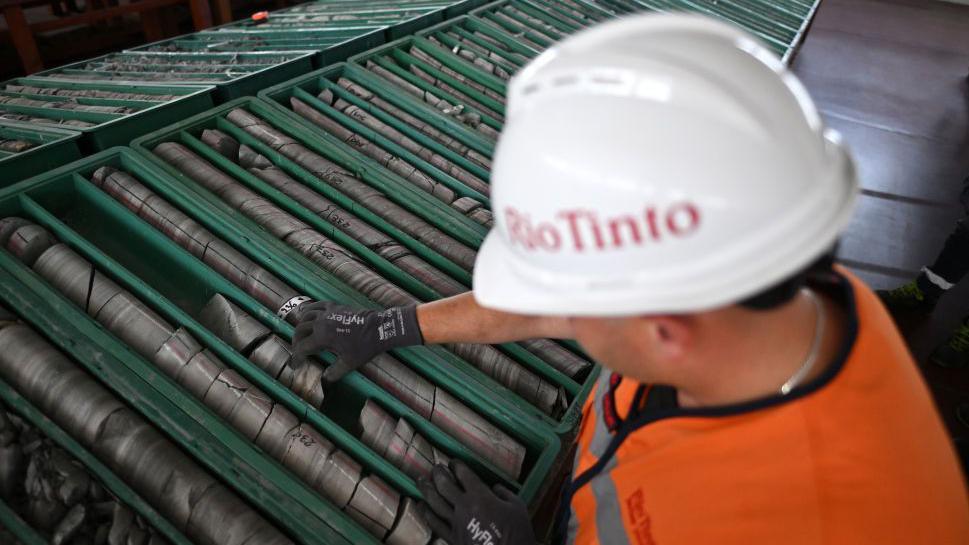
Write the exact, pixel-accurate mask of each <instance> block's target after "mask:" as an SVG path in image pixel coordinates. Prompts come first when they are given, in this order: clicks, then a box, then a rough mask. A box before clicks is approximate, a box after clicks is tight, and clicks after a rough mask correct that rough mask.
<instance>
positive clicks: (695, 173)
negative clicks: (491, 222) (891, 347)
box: [474, 15, 857, 382]
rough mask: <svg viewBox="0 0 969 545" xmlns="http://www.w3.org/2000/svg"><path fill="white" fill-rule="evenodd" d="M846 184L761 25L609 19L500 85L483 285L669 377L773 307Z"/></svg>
mask: <svg viewBox="0 0 969 545" xmlns="http://www.w3.org/2000/svg"><path fill="white" fill-rule="evenodd" d="M856 193H857V182H856V179H855V176H854V169H853V166H852V163H851V160H850V158H849V157H848V154H847V152H846V151H845V149H844V148H843V146H842V145H841V144H840V140H839V138H838V136H837V134H835V133H833V132H832V131H830V130H826V129H825V128H824V126H823V124H822V122H821V119H820V117H819V115H818V113H817V111H816V109H815V107H814V105H813V103H812V102H811V99H810V97H809V96H808V95H807V92H806V91H805V90H804V89H803V87H802V86H801V85H800V83H799V82H798V81H797V79H796V78H795V77H794V76H793V75H792V74H791V73H790V72H789V71H788V70H787V68H786V66H784V65H783V64H782V63H781V61H780V60H779V59H777V58H776V57H775V56H774V54H773V53H771V52H770V51H769V50H768V49H767V48H766V47H765V46H763V45H762V44H760V42H758V41H757V40H756V39H754V38H753V37H751V36H749V35H747V34H746V33H744V32H743V31H741V30H738V29H736V28H734V27H732V26H728V25H726V24H723V23H719V22H715V21H712V20H709V19H704V18H698V17H694V16H684V15H646V16H638V17H630V18H625V19H621V20H618V21H615V22H611V23H606V24H603V25H599V26H597V27H594V28H591V29H589V30H586V31H584V32H580V33H578V34H576V35H575V36H573V37H571V38H568V39H566V40H564V41H563V42H561V43H560V44H559V45H557V46H555V47H553V48H552V49H550V50H548V51H546V52H545V53H544V54H542V55H541V56H539V57H538V58H537V59H535V60H534V61H533V62H532V63H531V64H529V65H528V66H526V67H525V68H524V69H523V70H522V71H521V72H520V73H519V74H518V75H517V76H516V77H515V78H514V79H513V80H512V82H511V84H510V86H509V99H508V107H507V115H506V124H505V128H504V130H503V132H502V135H501V138H500V140H499V142H498V147H497V150H496V154H495V159H494V163H493V170H492V205H493V208H494V211H495V228H494V229H493V230H492V232H491V233H490V234H489V235H488V237H487V239H486V241H485V243H484V245H483V247H482V249H481V251H480V253H479V255H478V261H477V263H476V266H475V273H474V292H475V296H476V298H477V300H478V302H479V303H480V304H482V305H483V306H486V307H491V308H496V309H499V310H505V311H510V312H518V313H523V314H538V315H557V316H569V317H573V318H572V320H573V325H574V327H575V330H576V334H577V336H578V337H579V341H580V342H581V343H582V344H583V345H584V346H585V347H586V348H587V349H588V350H589V351H590V352H591V353H592V355H593V356H595V357H596V358H598V359H599V360H600V361H601V362H603V363H604V364H606V365H607V366H609V367H611V368H613V369H616V370H619V371H628V369H624V367H626V366H628V365H632V363H631V362H633V361H635V360H636V359H637V358H638V359H639V360H640V361H642V362H643V365H648V366H649V367H650V369H651V371H652V372H654V373H655V374H658V375H660V376H653V377H651V378H652V379H653V380H655V381H660V382H661V381H662V376H661V375H662V374H663V372H664V368H666V366H667V364H669V363H671V362H675V361H676V360H677V359H678V358H683V357H684V354H686V353H687V352H689V353H691V354H694V355H695V354H699V353H713V351H714V350H715V347H714V346H712V343H716V342H719V340H721V339H722V338H724V337H725V336H726V335H728V334H731V333H735V332H736V331H735V330H734V328H735V327H736V326H742V325H745V324H746V325H750V324H753V323H755V322H756V321H757V320H758V319H762V318H763V317H764V316H765V313H767V314H769V313H771V312H774V311H776V310H781V309H783V308H784V305H785V304H786V303H787V301H788V300H789V299H790V297H791V296H793V294H794V293H795V292H796V291H797V288H798V286H799V285H800V284H801V280H802V278H801V277H800V275H801V274H802V272H803V271H805V270H806V269H808V268H810V267H811V266H812V264H813V263H815V262H816V261H818V260H819V259H821V258H822V256H824V255H826V254H827V253H828V252H830V249H831V248H832V247H833V246H834V244H835V242H836V240H837V237H838V235H839V233H840V231H841V230H842V229H843V228H844V226H845V225H846V223H847V221H848V219H849V216H850V212H851V209H852V206H853V203H854V199H855V195H856ZM758 309H760V310H758ZM764 309H767V310H764Z"/></svg>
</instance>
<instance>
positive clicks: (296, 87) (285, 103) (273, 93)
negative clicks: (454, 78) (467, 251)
mask: <svg viewBox="0 0 969 545" xmlns="http://www.w3.org/2000/svg"><path fill="white" fill-rule="evenodd" d="M341 77H342V78H347V79H350V80H352V81H354V82H356V83H359V84H361V85H363V84H364V83H365V82H367V83H373V82H374V77H375V76H373V75H372V74H370V73H369V72H367V71H366V70H364V69H362V68H361V67H359V66H357V65H355V64H346V63H338V64H335V65H332V66H329V67H327V68H323V69H322V70H317V71H315V72H310V73H309V74H306V75H304V76H302V77H299V78H296V79H294V80H290V81H287V82H283V83H280V84H278V85H274V86H272V87H269V88H268V89H264V90H262V91H260V92H259V97H260V98H262V99H263V100H266V101H268V102H270V103H272V104H273V105H275V106H277V107H278V108H279V109H280V110H281V111H282V112H283V115H286V116H287V117H290V118H291V119H292V120H293V122H295V123H304V124H305V125H307V127H308V128H310V129H311V130H314V131H321V132H324V133H325V131H323V129H321V128H319V127H316V126H315V125H313V124H312V123H309V122H307V121H306V120H305V119H303V118H302V117H301V116H300V115H299V114H297V113H296V112H293V111H292V109H291V107H290V102H289V100H290V98H293V97H295V98H298V99H300V100H302V101H303V102H305V103H307V104H309V105H310V106H313V107H315V108H316V109H317V110H319V111H320V112H323V113H326V114H327V115H331V116H333V117H334V118H335V119H338V120H339V121H340V122H341V123H342V124H343V125H344V126H345V127H347V128H348V129H350V130H352V131H354V132H355V133H357V134H360V135H362V136H364V137H366V138H367V139H368V140H370V141H371V142H374V143H376V144H377V145H379V146H380V147H382V148H384V149H385V150H388V151H390V152H391V153H393V154H394V155H396V156H398V157H401V158H402V159H404V160H406V161H407V162H408V163H410V164H411V165H414V166H416V167H418V168H419V169H420V170H421V171H422V172H424V173H425V174H427V175H428V176H430V177H431V178H433V179H434V180H436V181H438V182H440V183H442V184H444V185H445V186H447V187H449V188H451V189H452V190H454V191H455V193H457V194H458V195H461V196H462V197H471V198H473V199H475V200H477V201H478V202H480V203H482V204H484V205H485V206H489V207H490V199H489V197H488V195H486V194H483V193H481V192H479V191H477V190H475V189H473V188H471V187H468V186H467V185H465V184H464V183H462V182H461V181H459V180H457V179H455V178H454V177H452V176H450V175H449V174H446V173H445V172H443V171H441V170H440V169H438V168H437V167H435V166H433V165H431V164H430V163H428V162H427V161H425V160H423V159H421V158H420V157H418V156H416V155H414V154H413V153H411V152H410V151H408V150H407V149H405V148H403V147H401V146H400V145H398V144H396V143H394V142H393V141H391V140H389V139H387V138H384V137H383V136H381V135H380V134H378V133H376V132H375V131H373V130H372V129H370V128H368V127H366V126H364V125H362V124H361V123H359V122H358V121H356V120H355V119H354V118H353V117H351V116H348V115H345V114H343V113H341V112H338V111H337V110H335V109H334V108H332V107H330V106H328V105H327V104H324V103H323V102H321V101H319V100H318V99H317V98H316V96H317V95H318V94H319V93H320V92H321V91H323V90H324V89H330V90H332V91H333V92H334V93H336V94H338V95H339V96H340V97H341V98H344V99H346V100H348V101H350V102H352V103H354V104H356V105H357V106H360V107H361V108H366V109H367V110H368V111H369V112H370V113H371V114H373V115H374V116H377V117H379V119H381V120H382V121H384V122H386V123H389V124H391V125H393V126H394V127H395V128H398V129H399V130H401V131H404V132H405V133H406V134H408V136H411V137H412V138H414V139H416V140H418V141H420V142H421V143H422V144H424V145H425V146H427V147H429V148H431V149H433V150H434V151H435V152H436V153H438V154H440V155H442V156H444V157H446V158H447V159H449V160H450V161H452V162H454V163H456V164H458V165H460V166H461V167H463V168H464V169H465V170H467V171H469V172H470V173H472V174H474V175H476V176H477V177H479V178H481V179H483V180H484V181H485V182H487V180H488V176H489V171H488V170H487V169H485V168H484V167H482V166H481V165H479V164H477V163H473V162H471V161H469V160H468V159H466V158H464V157H463V156H461V155H460V154H457V153H455V152H454V151H453V150H451V149H450V148H447V147H446V146H444V145H442V144H440V143H438V142H437V141H435V140H433V139H431V138H429V137H427V136H426V135H424V134H423V133H421V132H420V131H418V130H416V129H414V128H413V127H411V126H410V125H407V124H406V123H403V122H402V121H400V120H399V119H397V118H396V117H394V116H393V115H391V114H389V113H387V112H386V111H384V110H382V109H380V108H377V107H376V106H374V105H372V104H370V103H368V102H366V101H364V100H361V99H358V98H357V97H355V96H354V95H353V94H352V93H349V92H347V91H345V90H344V89H343V88H342V87H340V86H339V85H337V80H338V79H339V78H341ZM371 89H373V90H374V92H381V94H383V93H382V92H383V91H385V90H387V91H389V93H388V94H391V95H393V97H392V98H393V99H394V100H397V101H398V102H403V103H405V104H408V105H409V106H410V109H409V110H408V111H410V112H416V114H415V115H418V116H419V117H427V118H431V117H432V116H434V112H433V111H429V110H426V109H425V108H424V105H422V104H419V103H416V100H415V101H412V102H410V103H408V102H407V99H409V98H410V97H407V96H402V94H401V93H397V92H395V90H394V89H387V88H386V86H382V85H381V86H377V87H371ZM442 121H447V122H450V123H451V124H450V125H449V126H447V127H446V129H445V130H446V132H447V135H448V136H449V137H451V138H455V139H458V140H459V141H461V142H463V143H465V144H466V145H469V146H471V147H473V148H474V149H476V151H478V152H479V153H481V154H483V155H486V156H488V157H490V155H491V153H492V151H493V145H492V144H491V142H490V141H485V140H484V139H482V138H480V137H478V136H477V135H476V134H474V133H472V132H471V131H469V130H468V129H466V128H464V127H461V126H460V125H458V124H457V123H453V122H451V120H450V119H449V118H446V117H445V118H444V119H442Z"/></svg>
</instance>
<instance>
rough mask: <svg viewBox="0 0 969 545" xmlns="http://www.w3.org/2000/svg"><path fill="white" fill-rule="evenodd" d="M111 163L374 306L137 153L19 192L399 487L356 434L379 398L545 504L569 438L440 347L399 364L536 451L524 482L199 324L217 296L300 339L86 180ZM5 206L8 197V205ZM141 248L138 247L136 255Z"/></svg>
mask: <svg viewBox="0 0 969 545" xmlns="http://www.w3.org/2000/svg"><path fill="white" fill-rule="evenodd" d="M103 165H111V166H114V167H115V168H118V169H120V170H124V171H125V172H128V173H130V174H132V175H133V176H135V177H136V178H138V179H139V180H140V181H141V182H142V183H144V184H145V185H147V186H149V187H150V188H152V189H153V190H154V191H155V192H157V193H159V194H160V195H162V196H163V197H165V198H166V199H167V200H168V201H169V202H170V203H172V204H173V205H175V206H177V207H179V208H181V209H182V210H183V211H184V212H185V213H187V214H188V215H190V216H192V217H194V218H196V220H197V221H199V223H202V224H203V225H205V226H206V227H207V228H209V229H210V230H211V231H213V232H214V233H216V234H217V235H218V236H220V237H221V238H222V239H223V240H225V241H227V242H229V243H230V244H232V245H233V246H235V247H236V248H237V249H238V250H239V251H241V252H243V253H245V254H247V255H248V256H249V257H250V258H251V259H253V260H254V261H256V262H257V263H259V264H260V265H263V266H264V267H265V268H266V269H267V270H269V271H270V272H272V273H274V274H276V275H277V276H278V277H280V278H281V279H283V280H285V281H287V282H288V283H289V284H290V285H291V286H293V287H294V288H295V289H297V290H299V291H301V292H302V293H305V294H307V295H309V296H311V297H313V298H315V299H329V300H336V301H341V302H346V303H348V304H366V301H365V300H364V299H363V298H362V297H361V296H359V295H358V294H356V293H354V292H352V291H351V290H350V289H349V288H347V287H346V286H344V285H342V284H341V283H340V282H339V281H337V280H334V279H332V278H331V277H329V275H327V274H326V273H325V272H323V271H320V270H319V269H315V270H313V271H308V270H306V269H303V268H301V267H298V266H296V265H295V259H294V257H295V256H298V257H300V258H301V257H302V256H299V254H295V252H294V251H292V250H291V249H289V248H288V247H285V245H282V243H280V242H279V241H276V240H275V239H271V238H268V237H267V236H266V235H263V234H262V233H258V232H256V230H257V229H258V228H256V227H254V226H251V225H248V221H247V220H246V219H245V218H242V217H239V215H238V214H235V213H233V212H231V211H225V210H219V209H218V207H215V206H212V203H208V202H206V201H207V199H211V196H209V197H204V196H202V195H199V194H197V193H194V192H193V191H191V190H190V189H188V188H186V187H184V186H182V184H180V183H178V182H177V181H175V180H173V179H172V178H170V177H169V176H167V175H166V174H165V173H163V172H162V171H161V169H158V168H157V167H156V166H154V165H153V164H151V162H149V161H147V160H145V159H144V158H143V157H142V156H140V155H138V154H134V153H132V152H131V151H130V150H127V149H123V148H119V149H115V150H109V151H108V152H103V153H100V154H98V155H96V156H93V157H90V158H88V159H85V160H82V161H79V162H77V163H75V164H73V165H69V166H68V168H62V169H59V170H58V171H57V172H58V174H56V175H55V174H53V173H52V174H51V175H49V176H45V177H38V178H35V179H33V180H29V181H27V182H24V183H22V184H19V185H18V187H17V188H15V191H16V192H17V194H18V195H19V196H20V198H21V199H24V198H29V199H30V200H31V202H32V204H30V205H29V206H28V207H27V210H25V211H26V212H29V213H30V214H32V215H31V216H30V217H32V218H34V219H35V220H36V221H38V222H39V223H41V224H43V225H44V226H45V227H47V228H48V229H50V230H51V231H52V232H54V234H55V235H56V236H57V237H58V238H59V239H60V240H62V241H65V242H68V243H69V244H70V245H71V246H72V247H73V248H75V250H76V251H79V252H80V253H82V254H83V255H85V256H86V257H87V258H88V259H89V260H91V261H92V262H94V263H95V264H96V265H98V267H99V270H103V271H105V272H109V274H111V275H112V276H115V279H116V280H118V281H120V282H121V283H122V284H123V285H125V287H127V288H128V289H130V290H131V291H132V292H133V293H134V294H135V295H137V296H139V298H141V299H142V300H143V301H145V302H146V303H148V304H149V305H150V306H152V307H153V308H155V310H156V311H159V312H160V313H161V314H162V315H163V316H164V317H165V318H166V319H168V320H169V321H170V322H172V323H173V324H178V325H183V326H185V327H186V328H187V329H188V330H189V331H190V332H191V333H192V334H193V336H194V337H195V338H196V339H198V340H199V341H200V342H202V343H203V344H204V345H206V346H208V347H209V348H210V349H211V350H213V352H215V353H216V354H217V355H218V356H219V357H220V359H222V360H223V361H225V362H226V363H227V364H229V365H230V366H231V367H233V368H235V369H236V370H237V371H239V372H240V373H241V374H242V375H244V376H246V378H247V379H249V380H250V381H251V382H252V383H253V384H254V385H256V386H257V387H259V388H260V389H262V390H263V391H265V392H266V393H267V394H269V395H270V396H271V397H273V398H274V399H275V400H277V401H278V402H281V403H283V404H284V405H285V406H287V408H289V409H290V410H292V411H293V412H294V414H299V415H303V419H304V420H306V421H309V422H310V423H312V424H313V425H314V426H315V427H316V428H317V429H318V430H319V431H321V432H322V433H323V434H324V435H326V436H328V437H329V438H331V439H332V440H333V441H334V443H335V444H337V445H338V446H339V447H340V448H341V449H343V450H344V451H345V452H347V453H348V454H350V455H351V456H352V457H353V458H355V459H356V460H357V461H359V462H361V463H362V464H364V466H365V467H367V468H368V469H370V470H371V471H372V472H373V473H376V474H378V475H380V476H381V477H383V478H384V479H385V480H386V481H387V482H388V483H390V484H391V485H392V486H394V487H395V488H397V489H398V490H399V491H401V492H403V493H405V494H408V495H412V496H419V493H418V491H417V489H416V487H415V485H414V483H413V482H412V481H411V480H410V479H409V478H408V477H407V476H406V475H404V474H403V473H401V472H400V471H399V470H397V469H396V468H394V467H393V466H391V465H390V464H389V463H388V462H386V461H385V460H383V459H382V458H380V457H378V456H377V455H376V454H374V453H373V452H372V451H370V450H369V449H368V448H367V447H365V446H364V445H363V444H362V443H360V441H359V440H358V439H357V438H356V437H355V436H354V434H353V433H351V432H350V431H348V429H353V430H355V429H356V428H355V422H356V417H357V415H358V413H359V409H360V408H361V407H362V405H363V402H364V401H365V400H366V399H368V398H371V399H374V400H376V401H377V402H378V403H379V404H380V405H381V406H382V407H383V408H384V409H386V410H387V411H388V412H390V413H391V414H394V415H396V416H400V417H404V418H406V419H407V420H408V421H409V422H410V423H411V424H412V425H414V427H415V429H417V430H418V431H420V432H421V433H422V434H424V436H425V437H426V438H428V439H429V440H430V441H432V443H434V444H435V445H436V446H437V447H438V448H440V449H441V450H442V451H444V452H446V453H449V454H450V455H452V456H457V457H460V458H462V459H464V460H466V461H467V462H468V463H469V464H471V465H472V466H473V467H475V468H476V469H478V470H479V471H480V472H481V473H482V475H484V476H485V477H486V479H488V480H491V481H492V482H502V483H504V484H505V485H507V486H509V487H510V488H512V489H513V490H517V491H518V492H519V493H520V495H521V496H522V497H523V498H524V499H526V500H529V501H531V500H536V499H537V495H538V494H539V493H540V492H543V491H544V490H543V488H542V486H543V485H544V484H545V483H546V481H547V477H549V473H550V472H551V471H552V470H553V469H554V468H556V467H557V465H558V464H559V463H560V459H559V458H560V454H561V453H560V443H559V440H558V438H557V437H556V435H555V433H554V432H553V431H552V429H551V427H550V426H547V425H542V424H541V423H538V422H534V419H533V417H532V416H531V415H529V414H522V413H521V412H520V411H518V410H516V407H513V406H509V405H508V404H506V403H503V402H502V399H501V398H500V397H497V396H494V395H493V394H492V393H491V392H486V391H481V389H480V388H475V387H474V386H473V385H469V384H468V382H467V381H462V380H461V379H460V377H453V376H447V375H448V374H447V373H440V372H439V370H440V369H441V368H444V367H446V366H448V365H450V364H449V363H447V362H442V361H441V357H440V356H439V355H438V353H437V352H438V351H435V350H431V349H428V348H424V347H420V348H413V349H408V350H402V351H399V352H398V357H399V358H400V359H401V361H403V362H405V363H406V364H408V365H409V366H411V367H412V368H414V369H415V370H416V371H418V372H419V373H421V374H422V375H424V376H425V377H426V378H427V379H428V380H430V381H431V382H434V383H436V384H437V385H438V386H440V387H442V388H445V389H446V390H448V391H449V392H450V393H452V394H453V395H454V396H455V397H457V398H458V399H461V400H462V401H463V402H465V404H467V405H468V406H469V407H471V408H472V409H474V410H475V411H477V412H478V413H479V414H481V415H483V416H485V417H486V418H487V419H489V420H490V421H492V423H494V424H495V425H497V426H498V427H499V428H501V429H503V430H504V431H505V432H506V433H508V434H509V435H511V436H512V437H514V438H515V439H516V440H518V441H519V442H520V443H521V444H522V445H524V446H525V447H526V452H527V454H526V460H525V466H524V468H525V471H523V474H522V477H521V478H520V479H518V480H512V479H511V478H510V477H507V476H503V475H502V474H501V472H500V470H498V469H496V468H495V467H494V466H493V465H492V464H491V463H490V462H489V461H488V460H483V459H480V458H479V457H477V456H476V455H474V454H471V453H470V452H469V451H468V450H467V449H466V448H465V447H463V446H462V445H461V444H460V443H458V442H457V441H455V440H454V439H453V438H451V437H450V436H448V435H447V434H445V433H444V432H443V431H441V430H440V429H439V428H437V427H436V426H435V425H434V424H432V423H430V422H429V421H426V420H424V419H423V418H421V417H420V416H418V415H417V414H416V413H414V412H413V411H412V410H410V409H409V408H408V407H406V406H404V405H403V404H402V403H401V402H399V401H398V400H396V398H393V397H392V396H390V395H389V394H388V393H386V392H385V391H383V390H382V389H380V388H378V387H377V386H375V385H374V384H373V383H371V382H370V381H369V380H367V379H366V378H365V377H363V376H362V375H359V374H357V373H354V374H352V375H351V376H350V377H348V378H347V379H345V380H344V381H342V382H341V383H340V387H339V388H334V389H333V390H331V392H330V394H328V396H329V397H332V400H331V402H330V403H328V404H324V407H323V412H320V411H319V410H317V409H315V408H313V407H312V406H310V405H309V404H307V403H306V402H305V401H303V400H302V399H300V398H299V397H297V396H296V395H295V394H293V393H292V392H291V391H290V390H288V389H286V388H284V387H283V386H281V385H279V384H278V383H276V382H275V381H274V380H273V379H272V378H270V377H269V376H268V375H266V374H265V373H264V372H263V371H262V370H261V369H259V368H258V367H256V366H255V365H253V364H251V363H250V362H249V361H248V360H246V359H245V358H244V357H243V356H241V355H240V354H238V353H237V352H235V351H233V350H232V349H231V348H230V347H228V346H227V345H225V344H224V343H222V342H221V341H220V340H218V339H217V338H215V337H214V336H213V335H212V334H211V333H209V332H208V331H207V330H206V329H205V328H203V327H202V326H201V325H199V324H198V323H197V322H196V321H195V320H193V319H192V318H191V316H192V315H194V314H196V313H197V311H198V310H199V309H200V308H201V307H202V306H203V305H204V304H205V303H206V302H207V300H208V299H209V297H211V296H212V295H213V294H214V293H221V294H223V295H224V296H226V297H227V298H229V299H230V300H232V301H233V302H234V303H235V304H237V305H238V306H240V307H241V308H243V309H244V310H246V311H247V312H248V313H250V314H251V315H253V316H255V317H256V318H257V319H260V320H261V321H262V322H263V323H264V324H266V325H267V326H268V327H270V328H271V329H273V330H274V331H275V332H276V333H278V334H279V335H280V336H282V337H283V338H289V337H290V335H291V334H292V327H291V326H290V325H289V324H287V323H285V322H284V321H282V320H280V319H279V318H277V317H276V316H275V314H274V312H275V310H274V309H267V308H265V307H262V306H261V305H260V304H259V303H258V302H256V301H255V300H253V299H252V298H250V297H249V296H248V295H246V294H245V293H244V292H242V291H241V290H240V289H239V288H237V287H236V286H235V285H233V284H231V283H230V282H229V281H228V280H226V279H224V278H223V277H222V276H220V275H218V274H217V273H215V272H214V271H212V270H210V269H209V268H208V267H207V266H206V265H204V264H203V263H202V262H200V261H198V260H197V259H196V258H195V257H193V256H192V255H191V254H189V253H187V252H186V251H185V250H183V249H182V248H180V247H178V246H177V245H176V244H175V243H174V242H171V241H170V240H168V239H167V238H166V237H165V236H164V235H163V234H161V233H160V232H158V231H156V230H154V229H153V228H152V227H150V226H149V225H147V224H146V223H144V222H143V221H142V220H141V219H140V218H138V217H137V216H136V215H134V214H133V213H131V212H129V211H128V209H127V208H125V207H124V206H123V205H121V204H119V203H117V202H115V201H114V200H113V199H112V198H111V197H110V196H108V195H106V194H104V193H102V192H101V191H100V190H98V189H97V188H96V187H95V186H94V185H93V184H91V183H89V182H87V181H86V180H85V178H87V177H89V176H90V174H91V173H92V172H93V171H94V170H96V169H97V168H99V167H100V166H103ZM2 203H3V201H2V200H0V207H2ZM223 208H224V206H223ZM132 248H137V251H133V250H132ZM0 261H2V260H0ZM176 388H177V387H176Z"/></svg>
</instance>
